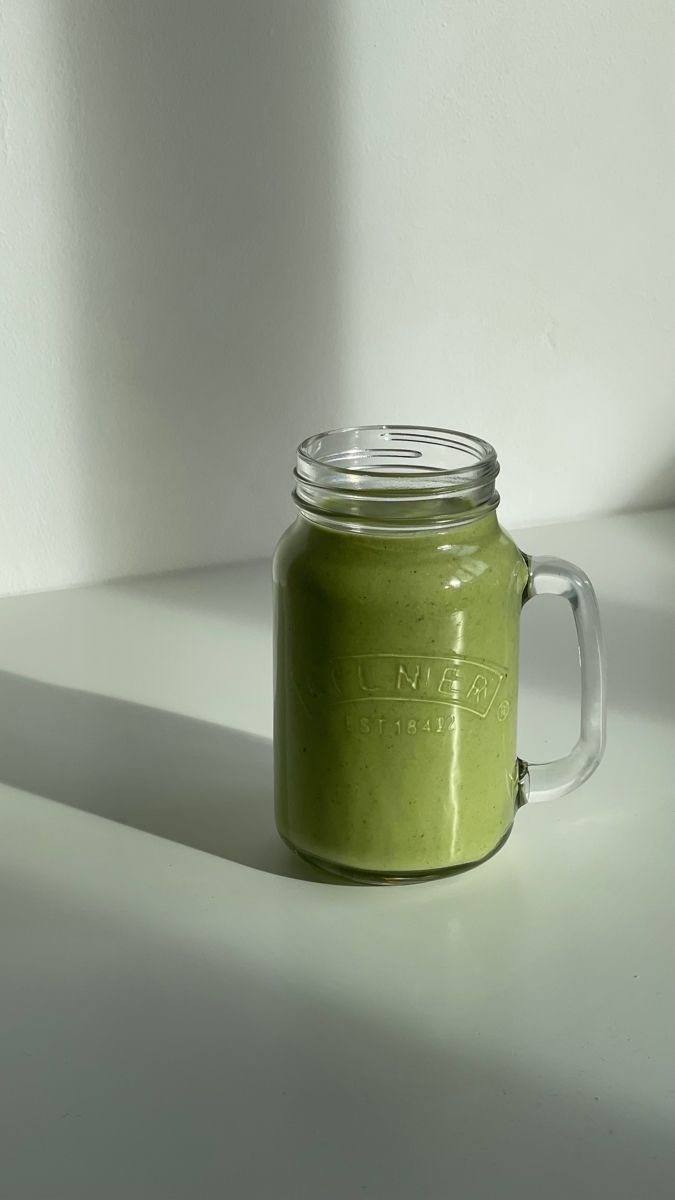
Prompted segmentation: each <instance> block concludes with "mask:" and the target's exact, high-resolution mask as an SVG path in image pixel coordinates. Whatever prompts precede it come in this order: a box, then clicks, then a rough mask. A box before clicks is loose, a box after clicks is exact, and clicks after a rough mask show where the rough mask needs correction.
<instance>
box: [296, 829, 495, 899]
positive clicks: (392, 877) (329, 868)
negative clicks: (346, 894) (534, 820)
mask: <svg viewBox="0 0 675 1200" xmlns="http://www.w3.org/2000/svg"><path fill="white" fill-rule="evenodd" d="M512 829H513V823H511V825H509V827H508V829H507V830H506V833H505V834H504V835H503V837H501V838H500V839H499V841H498V842H497V845H496V846H494V847H493V848H492V850H489V851H488V853H487V854H485V855H484V856H483V858H477V859H475V860H474V861H473V862H469V863H461V864H460V865H459V866H454V867H453V866H448V867H434V868H433V869H431V870H428V871H371V870H367V869H366V870H363V869H361V868H360V867H349V866H346V865H345V864H343V863H334V862H330V861H329V860H328V859H325V858H321V857H320V856H319V855H318V854H310V853H309V852H308V851H306V850H299V849H298V847H297V846H294V845H293V843H292V842H289V841H288V839H287V838H285V837H283V835H282V838H283V841H284V842H285V843H286V845H287V846H288V848H289V850H292V851H293V853H294V854H297V855H298V857H299V858H302V859H303V860H304V861H305V862H307V863H309V864H310V866H312V867H317V868H318V869H319V870H320V871H325V872H326V874H328V875H335V876H337V877H338V878H339V879H346V880H349V882H350V883H363V884H371V885H374V886H376V887H378V886H379V887H386V886H388V885H392V884H401V883H429V882H431V881H432V880H434V879H445V878H446V877H447V876H449V875H459V874H461V872H462V871H471V870H472V869H473V868H474V867H479V866H481V864H482V863H485V862H488V860H489V859H491V858H492V857H493V855H495V854H497V852H498V851H499V850H501V848H502V846H504V845H505V844H506V842H507V841H508V840H509V837H510V836H511V830H512Z"/></svg>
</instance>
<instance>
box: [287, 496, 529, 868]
mask: <svg viewBox="0 0 675 1200" xmlns="http://www.w3.org/2000/svg"><path fill="white" fill-rule="evenodd" d="M274 574H275V592H276V648H277V649H276V653H277V659H276V662H277V668H276V682H275V759H276V763H275V769H276V815H277V824H278V828H279V831H280V833H281V835H282V837H283V838H285V839H286V841H287V842H288V843H289V844H290V845H292V846H293V847H294V848H295V849H297V850H298V851H299V852H300V853H302V854H305V855H306V856H308V857H310V858H312V859H316V860H319V861H321V862H322V863H324V864H328V865H331V866H333V867H335V868H337V869H342V870H344V871H346V872H347V873H350V872H353V873H355V874H358V873H359V872H365V873H371V874H374V875H375V874H381V875H382V876H383V877H386V876H388V875H389V876H392V877H396V876H401V875H406V874H408V873H410V874H414V873H423V874H427V873H428V874H432V873H434V872H440V871H445V870H448V869H452V868H455V867H460V866H464V865H466V864H469V863H474V862H479V861H480V860H481V859H483V858H485V857H486V855H488V854H490V853H491V851H493V850H494V849H495V848H496V847H497V846H498V845H499V843H500V842H501V841H502V840H503V838H504V837H505V836H506V835H507V833H508V831H509V829H510V827H511V824H512V822H513V818H514V814H515V810H516V806H517V802H518V777H517V759H516V701H517V692H518V642H519V623H520V611H521V605H522V599H523V592H524V589H525V587H526V584H527V579H528V571H527V565H526V563H525V560H524V558H523V556H522V554H521V553H520V551H519V550H518V549H517V548H516V546H515V545H514V543H513V542H512V541H511V539H510V538H509V537H508V536H507V535H506V534H505V533H504V532H503V530H502V529H501V528H500V526H499V524H498V522H497V519H496V516H495V514H494V512H489V513H487V514H486V515H484V516H482V517H480V518H479V519H477V520H474V521H472V522H469V523H467V524H458V525H455V526H452V527H449V528H445V529H443V530H439V531H435V532H425V533H407V532H406V533H402V534H396V535H389V536H387V535H370V534H363V533H351V532H342V531H339V530H334V529H331V528H326V527H323V526H321V525H319V524H314V523H312V522H311V521H309V520H307V519H305V518H304V517H300V518H299V519H298V520H297V521H296V523H295V524H294V525H293V526H292V527H291V528H290V529H289V530H288V531H287V533H286V534H285V535H284V536H283V538H282V540H281V542H280V543H279V546H278V548H277V553H276V557H275V570H274Z"/></svg>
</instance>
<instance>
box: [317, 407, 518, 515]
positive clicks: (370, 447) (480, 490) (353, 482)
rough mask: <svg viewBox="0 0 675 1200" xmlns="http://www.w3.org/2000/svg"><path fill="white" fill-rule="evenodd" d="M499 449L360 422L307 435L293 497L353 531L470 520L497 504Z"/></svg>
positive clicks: (449, 435) (443, 432) (447, 433)
mask: <svg viewBox="0 0 675 1200" xmlns="http://www.w3.org/2000/svg"><path fill="white" fill-rule="evenodd" d="M498 473H499V463H498V461H497V455H496V453H495V451H494V449H493V448H492V446H491V445H490V444H489V443H488V442H485V441H483V440H482V439H481V438H477V437H473V436H472V435H470V434H466V433H458V432H455V431H453V430H447V429H435V428H427V427H424V426H416V425H363V426H357V427H354V428H351V429H335V430H331V431H329V432H327V433H320V434H315V435H314V436H312V437H310V438H307V440H306V441H304V442H303V443H302V444H301V445H300V446H299V447H298V455H297V464H296V469H295V489H294V492H293V498H294V500H295V503H296V505H297V506H298V508H299V510H300V512H301V513H302V514H303V515H304V516H305V517H307V518H308V519H309V520H311V521H314V522H316V523H318V524H322V525H326V526H330V527H333V528H340V529H346V530H349V531H350V532H353V533H368V532H384V533H388V534H389V533H412V532H422V531H430V530H433V529H440V528H444V527H447V526H450V525H458V524H466V523H467V522H469V521H476V520H478V519H480V518H481V517H483V516H484V515H485V514H486V513H488V512H492V511H493V510H494V509H495V508H496V507H497V505H498V504H499V494H498V492H497V490H496V488H495V479H496V478H497V475H498Z"/></svg>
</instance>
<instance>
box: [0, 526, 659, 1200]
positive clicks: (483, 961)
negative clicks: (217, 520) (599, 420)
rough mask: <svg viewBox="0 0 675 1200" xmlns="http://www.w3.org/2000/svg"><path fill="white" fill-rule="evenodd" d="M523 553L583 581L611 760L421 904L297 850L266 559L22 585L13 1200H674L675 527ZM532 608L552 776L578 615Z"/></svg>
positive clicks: (3, 998) (537, 717) (5, 726)
mask: <svg viewBox="0 0 675 1200" xmlns="http://www.w3.org/2000/svg"><path fill="white" fill-rule="evenodd" d="M519 541H520V544H521V545H522V546H523V548H524V549H526V550H529V551H532V552H535V553H536V552H541V553H550V554H558V555H561V556H564V557H567V558H572V559H574V560H576V561H577V562H579V564H580V565H581V566H583V567H584V568H585V569H586V570H587V571H588V572H589V574H590V575H591V578H592V579H593V581H594V583H595V584H596V588H597V591H598V596H599V600H600V604H601V608H602V613H603V618H604V625H605V633H606V641H607V648H608V655H609V660H610V716H609V741H608V750H607V755H606V758H605V761H604V763H603V765H602V767H601V768H600V770H599V771H598V772H597V773H596V774H595V775H594V776H593V778H592V779H591V780H590V781H589V782H588V783H587V784H586V785H585V786H584V787H583V788H582V789H581V790H580V791H578V792H576V793H575V794H574V795H573V796H570V797H569V798H567V799H565V800H562V801H559V802H558V803H554V804H550V805H545V804H543V805H532V806H530V807H527V808H525V809H524V810H523V811H522V812H521V813H520V814H519V816H518V818H517V821H516V826H515V830H514V833H513V836H512V837H511V839H510V841H509V842H508V844H507V845H506V846H505V848H504V849H503V850H502V851H501V852H500V853H499V854H498V855H496V856H495V858H493V859H491V860H490V861H489V862H488V863H486V864H484V865H483V866H481V867H479V868H477V869H476V870H474V871H469V872H466V873H463V874H460V875H457V876H455V877H454V878H450V879H447V880H442V881H439V882H435V883H427V884H421V885H417V886H412V887H400V888H361V887H356V886H349V885H340V884H336V883H332V882H326V881H324V880H323V879H319V877H318V876H312V875H311V873H310V872H309V869H307V870H306V869H305V868H303V866H302V864H301V863H300V862H299V861H297V862H296V860H294V859H293V858H292V857H291V856H290V854H289V853H288V852H287V851H286V850H285V848H284V847H283V846H282V845H281V844H280V843H279V842H278V840H277V838H276V834H275V832H274V826H273V818H272V801H271V786H270V770H271V745H270V741H269V738H270V734H271V634H270V595H269V590H270V589H269V582H268V573H269V567H268V565H266V564H248V565H243V566H237V567H229V568H223V569H219V570H209V571H201V572H190V573H186V574H182V575H174V576H168V577H167V576H165V577H163V578H156V579H151V580H141V581H134V582H121V583H116V584H110V585H106V586H100V587H94V588H84V589H78V590H74V591H70V592H60V593H52V594H46V595H37V596H28V597H19V598H15V599H5V600H2V601H0V779H2V780H3V785H2V786H0V821H1V833H0V971H1V986H0V1081H1V1082H0V1196H1V1197H2V1200H62V1198H63V1200H85V1198H86V1200H122V1197H124V1198H125V1200H135V1198H139V1200H174V1198H176V1200H178V1198H180V1200H183V1198H185V1200H211V1198H214V1200H215V1198H216V1197H217V1198H218V1200H222V1198H223V1197H231V1198H232V1200H248V1198H249V1197H251V1198H253V1197H255V1198H256V1200H258V1198H265V1197H268V1196H269V1197H274V1198H275V1200H286V1198H289V1200H333V1198H335V1200H338V1198H339V1200H345V1197H347V1198H351V1197H360V1196H364V1197H375V1198H377V1200H379V1198H380V1197H382V1198H384V1197H387V1198H390V1200H398V1198H399V1197H400V1198H404V1197H405V1198H406V1200H409V1198H410V1200H425V1198H427V1197H429V1198H434V1200H435V1198H436V1197H438V1198H439V1200H441V1198H442V1200H446V1198H449V1197H458V1198H462V1200H463V1198H464V1197H468V1198H471V1200H483V1198H492V1197H495V1198H496V1197H500V1198H501V1197H510V1196H514V1197H518V1200H558V1198H560V1200H563V1198H564V1200H569V1197H570V1196H577V1197H579V1196H581V1197H585V1196H589V1197H590V1196H593V1197H597V1196H611V1197H612V1200H623V1198H625V1200H642V1198H643V1197H645V1198H649V1200H656V1198H660V1197H664V1198H665V1197H668V1198H669V1200H670V1197H672V1194H673V1172H674V1171H675V1149H674V1148H673V1136H672V1134H673V1118H674V1116H675V1069H674V1068H675V1062H674V1059H675V1053H674V1049H675V1046H674V1043H675V1038H674V1036H673V1013H674V1012H675V997H674V995H673V992H674V988H673V981H674V977H675V971H674V963H673V912H674V910H675V876H674V871H673V862H674V859H675V836H674V835H675V813H674V808H673V802H674V800H675V738H673V726H674V718H675V636H674V635H675V619H674V604H675V513H674V512H664V513H655V514H649V515H643V516H626V517H615V518H611V519H607V520H602V521H595V522H583V523H577V524H572V525H567V526H558V527H551V528H548V529H543V528H541V529H535V530H530V531H529V532H528V533H527V534H525V533H523V534H521V535H520V537H519ZM523 624H524V647H523V692H522V700H521V738H520V750H521V753H522V754H523V756H524V757H526V758H531V759H536V758H538V757H551V756H552V755H554V754H557V753H561V752H563V751H564V750H565V749H566V747H567V745H568V744H569V743H570V741H571V740H572V738H573V737H574V734H575V730H576V725H577V704H578V697H577V688H578V684H577V668H576V663H575V651H574V646H575V641H574V634H573V625H572V620H571V616H570V614H569V612H568V611H567V610H566V608H565V606H564V605H563V604H562V602H561V601H554V600H550V601H549V600H546V601H544V600H538V601H536V602H534V603H533V604H531V605H529V606H528V607H527V609H526V611H525V615H524V622H523ZM43 797H44V798H43ZM55 801H58V803H55ZM143 831H145V832H143Z"/></svg>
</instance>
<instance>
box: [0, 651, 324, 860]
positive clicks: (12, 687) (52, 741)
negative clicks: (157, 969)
mask: <svg viewBox="0 0 675 1200" xmlns="http://www.w3.org/2000/svg"><path fill="white" fill-rule="evenodd" d="M0 780H2V782H3V783H7V784H10V785H11V786H13V787H17V788H21V789H23V790H24V791H27V792H33V793H35V794H37V795H40V796H45V797H47V798H48V799H51V800H58V801H59V802H60V803H62V804H68V805H70V806H71V807H72V808H79V809H84V810H86V811H87V812H91V813H95V814H96V815H98V816H101V817H107V818H108V819H109V820H112V821H119V822H120V823H121V824H123V825H131V826H133V827H134V828H136V829H141V830H144V831H145V832H146V833H153V834H155V835H157V836H159V837H164V838H169V839H171V840H172V841H175V842H182V843H183V844H184V845H186V846H192V847H194V848H195V849H197V850H204V851H207V852H208V853H210V854H217V855H220V856H221V857H223V858H227V859H230V860H231V861H232V862H237V863H241V864H243V865H244V866H247V867H254V868H256V869H257V870H259V871H267V872H271V873H273V874H276V875H282V876H288V877H291V878H296V879H307V880H312V881H315V882H324V883H333V884H335V883H338V880H337V879H333V878H332V877H329V876H327V875H323V874H322V873H321V872H319V871H315V870H314V869H313V868H312V867H310V866H309V864H305V863H303V862H302V861H301V860H300V859H299V858H296V856H295V855H293V854H292V853H291V852H290V851H289V850H288V849H287V848H286V847H285V846H284V845H283V843H282V842H281V840H280V838H279V836H278V834H277V832H276V829H275V825H274V812H273V800H272V743H271V742H270V741H268V740H267V739H265V738H259V737H254V736H252V735H251V734H248V733H243V732H241V731H239V730H236V729H228V728H225V727H223V726H220V725H214V724H211V723H209V722H207V721H200V720H196V719H194V718H192V717H186V716H181V715H180V714H177V713H171V712H165V711H163V710H161V709H155V708H150V707H148V706H146V705H143V704H133V703H130V702H129V701H126V700H116V699H112V698H110V697H106V696H99V695H96V694H92V693H90V692H84V691H79V690H77V689H74V688H66V687H60V686H56V685H54V684H48V683H42V682H40V681H37V680H34V679H27V678H24V677H22V676H20V675H14V674H12V673H10V672H8V671H0Z"/></svg>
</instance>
